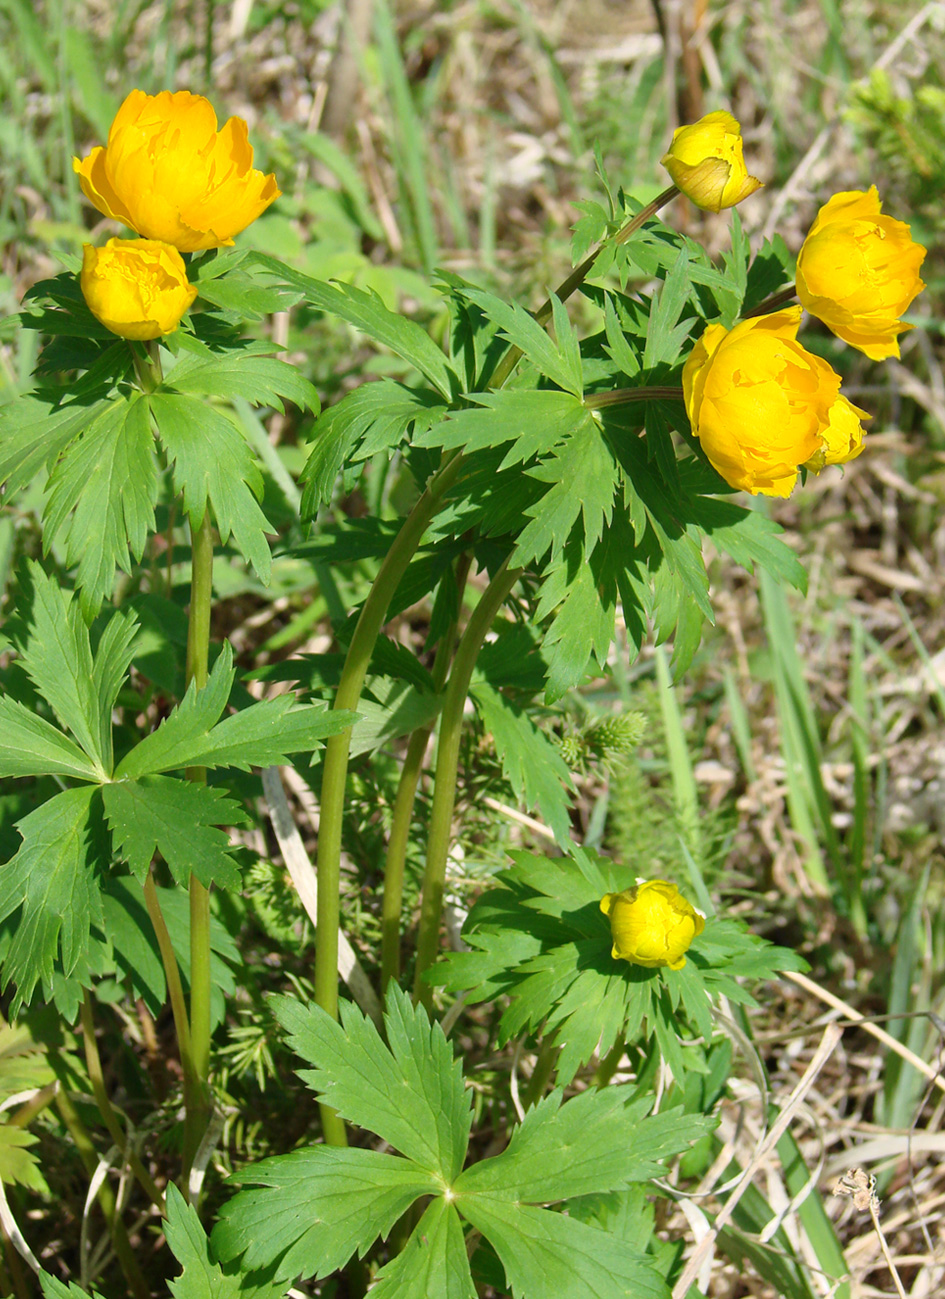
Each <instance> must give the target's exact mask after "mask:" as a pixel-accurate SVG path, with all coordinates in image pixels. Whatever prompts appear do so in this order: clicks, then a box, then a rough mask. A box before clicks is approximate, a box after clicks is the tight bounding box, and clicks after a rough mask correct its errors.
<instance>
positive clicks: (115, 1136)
mask: <svg viewBox="0 0 945 1299" xmlns="http://www.w3.org/2000/svg"><path fill="white" fill-rule="evenodd" d="M81 1015H82V1044H83V1046H84V1048H85V1064H86V1068H87V1069H88V1071H89V1081H90V1082H91V1084H92V1095H93V1096H94V1097H95V1104H96V1105H97V1106H98V1112H99V1114H101V1116H102V1122H103V1123H104V1124H105V1126H106V1128H108V1132H109V1135H110V1136H111V1139H112V1141H114V1143H115V1145H116V1146H117V1147H118V1149H119V1150H120V1151H121V1154H122V1157H123V1158H124V1159H126V1160H127V1161H128V1167H129V1168H130V1169H131V1171H132V1173H134V1175H135V1177H136V1178H137V1180H138V1181H139V1182H140V1184H141V1187H142V1189H143V1191H144V1193H145V1194H146V1195H147V1197H148V1199H149V1200H150V1201H151V1202H152V1203H153V1204H154V1205H156V1207H157V1208H158V1209H160V1211H161V1212H162V1213H163V1212H164V1196H163V1195H162V1194H161V1192H160V1191H159V1190H158V1188H157V1184H156V1183H155V1181H154V1178H153V1177H152V1176H151V1174H150V1173H149V1172H148V1170H147V1169H146V1168H145V1166H144V1164H142V1162H141V1160H140V1159H139V1158H138V1156H137V1155H136V1154H135V1152H134V1151H133V1150H132V1149H131V1147H130V1146H129V1145H128V1140H127V1138H126V1136H125V1134H124V1132H123V1131H122V1127H121V1124H120V1123H119V1122H118V1117H117V1115H116V1114H115V1111H114V1110H113V1109H112V1103H111V1101H110V1100H109V1099H108V1092H107V1091H106V1089H105V1075H104V1073H103V1072H102V1059H101V1056H100V1055H99V1053H98V1043H97V1042H96V1040H95V1024H94V1022H93V1019H92V999H91V997H90V996H89V994H88V992H87V991H86V993H85V994H84V996H83V998H82V1007H81Z"/></svg>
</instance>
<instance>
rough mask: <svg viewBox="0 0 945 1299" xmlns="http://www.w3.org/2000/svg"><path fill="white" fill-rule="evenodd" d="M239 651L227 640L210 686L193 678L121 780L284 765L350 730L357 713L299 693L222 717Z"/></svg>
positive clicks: (124, 764) (120, 772)
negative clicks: (307, 700) (299, 697)
mask: <svg viewBox="0 0 945 1299" xmlns="http://www.w3.org/2000/svg"><path fill="white" fill-rule="evenodd" d="M233 676H234V672H233V652H232V650H231V649H230V646H229V644H224V646H223V649H222V651H221V653H220V655H219V657H218V658H217V661H216V663H215V664H214V665H213V668H212V670H211V672H210V676H209V679H208V681H207V685H206V687H205V688H204V689H203V690H199V691H198V690H197V689H196V688H195V687H194V685H193V683H191V685H190V687H189V688H188V690H187V694H186V695H185V696H184V698H183V700H182V702H181V703H180V704H179V705H178V706H177V707H176V708H175V709H173V711H172V712H171V713H170V714H169V715H168V716H167V717H166V718H165V719H164V721H163V722H162V723H161V725H160V726H159V727H158V728H157V730H156V731H152V732H151V734H150V735H148V736H145V738H144V739H143V740H142V741H141V743H140V744H137V745H135V747H134V748H133V749H132V750H131V752H130V753H128V754H127V755H126V756H125V758H124V759H123V760H122V761H121V762H120V763H119V765H118V767H117V769H116V771H115V779H116V780H117V781H121V780H136V779H138V778H139V777H141V776H144V775H148V774H152V773H156V772H161V771H177V770H180V769H182V768H183V767H238V768H239V769H240V770H241V771H248V770H249V768H250V767H253V766H255V767H270V766H281V765H282V764H284V763H285V762H286V761H287V760H288V755H289V754H290V753H310V752H312V751H313V750H314V749H317V748H320V747H321V742H322V740H324V739H325V738H326V737H327V736H329V735H336V734H337V733H338V732H339V731H343V730H345V729H346V728H347V727H348V726H350V725H351V723H352V722H353V721H354V720H355V717H356V714H355V713H350V712H345V711H344V710H338V709H328V708H325V707H322V706H320V705H303V706H301V707H297V706H296V703H295V696H294V695H293V694H283V695H277V696H276V698H275V699H264V700H262V701H261V702H259V703H256V704H250V706H249V707H248V708H244V709H243V710H242V711H241V712H238V713H234V714H233V715H231V716H229V717H225V718H223V720H222V721H218V720H217V719H218V718H219V717H220V714H221V713H222V712H223V709H224V708H225V707H226V703H227V700H228V699H229V695H230V687H231V686H232V684H233Z"/></svg>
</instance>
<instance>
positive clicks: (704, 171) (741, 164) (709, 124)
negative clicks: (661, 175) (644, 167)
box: [660, 113, 761, 212]
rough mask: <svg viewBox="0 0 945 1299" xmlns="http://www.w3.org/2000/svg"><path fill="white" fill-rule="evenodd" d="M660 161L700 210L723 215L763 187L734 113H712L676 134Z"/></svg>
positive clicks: (677, 130)
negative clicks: (749, 165) (751, 169)
mask: <svg viewBox="0 0 945 1299" xmlns="http://www.w3.org/2000/svg"><path fill="white" fill-rule="evenodd" d="M660 162H661V163H662V164H663V166H664V167H665V168H666V170H667V171H668V172H669V174H670V176H672V178H673V182H674V183H675V184H676V185H678V186H679V188H680V189H681V190H682V192H683V193H684V194H685V195H686V197H687V198H691V199H692V201H693V203H695V204H696V205H697V207H704V208H708V209H709V211H710V212H720V211H721V210H722V208H723V207H734V206H735V204H736V203H740V202H741V201H742V199H743V198H747V197H748V195H749V194H754V192H755V190H756V189H760V188H761V181H760V180H757V179H756V178H755V177H754V176H749V174H748V172H747V170H746V168H745V159H744V157H743V156H742V128H741V126H740V125H739V124H738V122H736V120H735V118H734V117H733V116H732V114H731V113H708V114H707V115H706V116H705V117H700V118H699V120H698V122H693V123H692V125H691V126H680V127H678V128H677V129H676V131H674V132H673V142H672V144H671V145H670V146H669V152H668V153H665V154H664V155H663V157H662V158H661V159H660Z"/></svg>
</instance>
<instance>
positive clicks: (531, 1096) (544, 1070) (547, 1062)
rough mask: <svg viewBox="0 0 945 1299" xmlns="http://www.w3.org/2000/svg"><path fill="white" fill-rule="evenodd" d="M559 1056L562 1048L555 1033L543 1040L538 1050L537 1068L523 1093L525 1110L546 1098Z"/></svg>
mask: <svg viewBox="0 0 945 1299" xmlns="http://www.w3.org/2000/svg"><path fill="white" fill-rule="evenodd" d="M559 1054H560V1048H559V1046H558V1043H557V1042H556V1041H555V1035H554V1033H552V1034H551V1036H550V1037H546V1038H543V1039H542V1043H541V1046H540V1047H539V1048H538V1057H537V1059H536V1060H535V1068H534V1069H533V1070H532V1076H531V1078H529V1080H528V1086H527V1087H526V1088H525V1090H524V1092H523V1093H522V1107H523V1108H524V1109H526V1110H530V1109H531V1107H532V1106H533V1105H537V1104H538V1102H539V1101H540V1100H541V1098H542V1096H544V1094H545V1088H546V1087H547V1086H548V1083H549V1082H550V1080H551V1075H552V1074H553V1073H554V1071H555V1065H556V1064H557V1063H558V1056H559Z"/></svg>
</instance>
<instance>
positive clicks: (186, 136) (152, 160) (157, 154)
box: [72, 90, 280, 253]
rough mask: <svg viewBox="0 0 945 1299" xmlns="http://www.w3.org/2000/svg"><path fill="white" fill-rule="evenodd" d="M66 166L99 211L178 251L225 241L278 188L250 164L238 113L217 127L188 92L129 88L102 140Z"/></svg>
mask: <svg viewBox="0 0 945 1299" xmlns="http://www.w3.org/2000/svg"><path fill="white" fill-rule="evenodd" d="M72 166H73V170H74V171H77V172H78V173H79V182H80V184H81V186H82V189H83V192H84V193H85V195H86V197H87V198H88V199H89V201H90V202H92V203H94V205H95V206H96V207H97V208H98V210H99V211H100V212H104V213H105V215H106V216H109V217H113V218H114V220H116V221H122V222H124V224H125V225H126V226H130V227H131V229H132V230H136V231H137V232H138V234H139V235H144V236H145V238H147V239H161V240H163V241H164V243H168V244H173V246H174V247H175V248H177V249H179V250H180V252H182V253H192V252H196V251H197V250H198V249H201V248H219V247H221V246H222V245H223V244H231V243H232V242H233V236H234V235H237V234H239V232H240V231H241V230H245V229H246V227H247V226H248V225H249V224H250V222H251V221H255V220H256V218H257V217H258V216H259V215H260V214H261V213H262V212H264V211H265V210H266V208H267V207H268V206H269V204H270V203H272V202H274V200H275V199H277V198H278V197H279V192H280V191H279V188H278V186H277V185H276V178H275V176H264V175H263V173H262V172H261V171H255V170H254V169H253V147H252V145H251V144H250V143H249V136H248V132H247V127H246V123H245V122H244V121H243V119H242V118H241V117H231V118H230V120H229V121H228V122H227V123H226V125H225V126H224V127H223V128H222V129H221V130H219V131H218V130H217V117H216V113H214V111H213V108H212V107H211V105H210V103H209V101H208V100H206V99H204V98H203V96H202V95H192V94H191V93H190V91H188V90H179V91H177V92H176V93H175V94H171V92H170V91H169V90H162V91H161V93H160V94H159V95H146V94H145V93H144V91H143V90H132V92H131V93H130V94H129V95H128V97H127V98H126V100H125V102H124V103H123V104H122V106H121V108H119V110H118V112H117V114H116V115H115V120H114V121H113V122H112V125H111V130H110V131H109V132H108V144H107V145H105V146H104V147H103V146H101V145H100V146H99V147H98V148H96V149H93V150H92V152H91V153H90V154H89V156H88V157H87V158H83V159H81V160H80V159H78V158H73V160H72Z"/></svg>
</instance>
